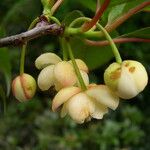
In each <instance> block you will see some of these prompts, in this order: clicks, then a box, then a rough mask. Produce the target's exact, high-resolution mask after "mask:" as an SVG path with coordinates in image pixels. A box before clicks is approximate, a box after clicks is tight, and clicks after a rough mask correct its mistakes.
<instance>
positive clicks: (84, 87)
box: [66, 42, 87, 91]
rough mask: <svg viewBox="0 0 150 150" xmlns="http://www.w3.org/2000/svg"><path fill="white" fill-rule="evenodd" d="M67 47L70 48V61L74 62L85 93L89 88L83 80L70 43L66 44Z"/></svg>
mask: <svg viewBox="0 0 150 150" xmlns="http://www.w3.org/2000/svg"><path fill="white" fill-rule="evenodd" d="M66 45H67V48H68V53H69V56H70V59H71V61H72V64H73V67H74V69H75V73H76V75H77V78H78V80H79V83H80V85H81V89H82V90H83V91H85V90H87V87H86V85H85V83H84V80H83V78H82V76H81V73H80V70H79V68H78V66H77V64H76V61H75V58H74V55H73V52H72V49H71V46H70V44H69V42H66Z"/></svg>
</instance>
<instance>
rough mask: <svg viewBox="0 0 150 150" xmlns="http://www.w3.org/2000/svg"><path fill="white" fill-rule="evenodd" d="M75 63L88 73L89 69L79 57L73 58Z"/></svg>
mask: <svg viewBox="0 0 150 150" xmlns="http://www.w3.org/2000/svg"><path fill="white" fill-rule="evenodd" d="M75 61H76V63H77V66H78V67H79V69H80V70H82V71H84V72H86V73H88V72H89V69H88V67H87V65H86V64H85V62H84V61H83V60H81V59H75ZM68 62H69V63H71V64H72V61H71V60H70V61H68Z"/></svg>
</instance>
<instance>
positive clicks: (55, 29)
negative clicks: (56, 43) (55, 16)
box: [0, 24, 64, 47]
mask: <svg viewBox="0 0 150 150" xmlns="http://www.w3.org/2000/svg"><path fill="white" fill-rule="evenodd" d="M63 30H64V29H63V27H62V26H58V25H57V24H50V25H44V26H39V27H35V28H33V29H32V30H29V31H26V32H23V33H21V34H17V35H13V36H9V37H5V38H2V39H0V47H5V46H10V45H13V46H18V45H22V44H24V43H25V42H28V41H30V40H32V39H35V38H38V37H40V36H44V35H48V34H52V35H60V34H62V33H63Z"/></svg>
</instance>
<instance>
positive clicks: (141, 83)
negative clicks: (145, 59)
mask: <svg viewBox="0 0 150 150" xmlns="http://www.w3.org/2000/svg"><path fill="white" fill-rule="evenodd" d="M126 65H127V67H128V71H129V73H130V74H131V75H132V77H133V79H134V82H135V85H136V87H137V90H138V92H141V91H143V89H144V88H145V86H146V85H147V83H148V75H147V72H146V69H145V67H144V66H143V65H142V64H141V63H140V62H138V61H134V60H126V61H123V66H126ZM139 78H140V80H139Z"/></svg>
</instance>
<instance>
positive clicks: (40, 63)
mask: <svg viewBox="0 0 150 150" xmlns="http://www.w3.org/2000/svg"><path fill="white" fill-rule="evenodd" d="M61 61H62V60H61V58H60V57H59V56H57V55H56V54H54V53H44V54H42V55H40V56H39V57H38V58H37V59H36V60H35V66H36V68H37V69H43V68H45V67H47V66H48V65H54V64H57V63H59V62H61Z"/></svg>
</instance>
